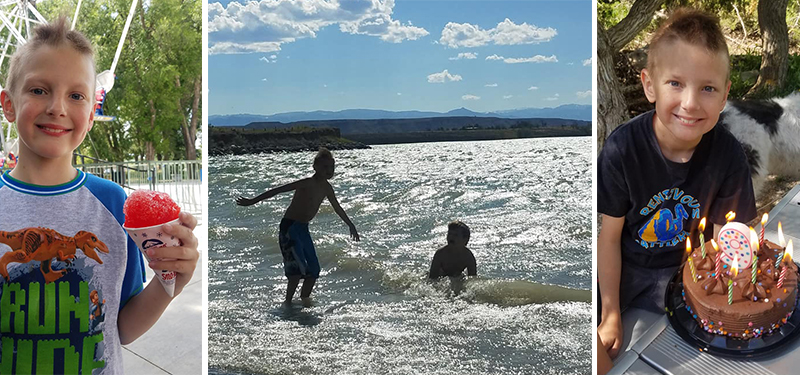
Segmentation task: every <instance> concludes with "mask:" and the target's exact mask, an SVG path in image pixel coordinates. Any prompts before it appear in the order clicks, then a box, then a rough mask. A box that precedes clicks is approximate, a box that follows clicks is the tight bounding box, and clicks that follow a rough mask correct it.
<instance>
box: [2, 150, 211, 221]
mask: <svg viewBox="0 0 800 375" xmlns="http://www.w3.org/2000/svg"><path fill="white" fill-rule="evenodd" d="M83 161H85V159H83V158H78V163H77V164H75V168H78V169H80V170H82V171H84V172H88V173H91V174H93V175H95V176H98V177H102V178H104V179H106V180H111V181H114V182H116V183H117V184H118V185H120V186H122V188H123V189H125V192H126V193H128V194H130V193H131V192H132V191H134V190H137V189H149V190H155V191H161V192H164V193H167V194H169V196H170V197H172V199H173V200H174V201H175V203H177V204H178V205H179V206H181V209H182V210H184V211H187V212H190V213H192V214H193V215H195V216H198V215H200V214H201V213H202V207H203V206H202V199H203V197H202V192H201V186H202V182H201V172H202V163H201V162H200V161H199V160H194V161H187V160H178V161H149V162H145V161H143V162H102V163H83ZM6 170H7V169H4V168H3V167H2V166H0V174H2V173H4V172H5V171H6Z"/></svg>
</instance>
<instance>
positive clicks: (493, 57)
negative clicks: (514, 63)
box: [486, 55, 504, 60]
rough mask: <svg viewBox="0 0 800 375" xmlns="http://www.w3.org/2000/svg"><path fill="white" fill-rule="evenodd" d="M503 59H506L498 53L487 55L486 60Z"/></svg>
mask: <svg viewBox="0 0 800 375" xmlns="http://www.w3.org/2000/svg"><path fill="white" fill-rule="evenodd" d="M503 59H504V57H503V56H497V55H491V56H486V60H503Z"/></svg>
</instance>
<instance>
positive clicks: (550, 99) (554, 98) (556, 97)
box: [545, 94, 558, 102]
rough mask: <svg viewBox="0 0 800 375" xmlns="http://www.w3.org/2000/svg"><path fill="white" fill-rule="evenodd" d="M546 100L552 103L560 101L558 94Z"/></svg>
mask: <svg viewBox="0 0 800 375" xmlns="http://www.w3.org/2000/svg"><path fill="white" fill-rule="evenodd" d="M545 100H548V101H551V102H552V101H554V100H558V94H555V95H553V96H551V97H549V98H547V99H545Z"/></svg>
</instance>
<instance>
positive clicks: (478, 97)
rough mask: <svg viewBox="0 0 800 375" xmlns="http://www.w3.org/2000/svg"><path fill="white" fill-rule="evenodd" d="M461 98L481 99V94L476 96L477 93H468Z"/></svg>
mask: <svg viewBox="0 0 800 375" xmlns="http://www.w3.org/2000/svg"><path fill="white" fill-rule="evenodd" d="M461 99H462V100H480V99H481V97H480V96H475V95H470V94H467V95H464V96H462V97H461Z"/></svg>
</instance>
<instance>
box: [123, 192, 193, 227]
mask: <svg viewBox="0 0 800 375" xmlns="http://www.w3.org/2000/svg"><path fill="white" fill-rule="evenodd" d="M122 212H123V213H124V214H125V224H124V227H125V228H144V227H152V226H155V225H161V224H164V223H168V222H170V221H172V220H175V219H177V218H178V214H180V213H181V208H180V207H178V205H177V204H175V202H174V201H173V200H172V198H170V197H169V195H167V194H166V193H161V192H158V191H152V190H136V191H134V192H133V193H131V195H130V196H128V200H126V201H125V205H124V206H123V207H122Z"/></svg>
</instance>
